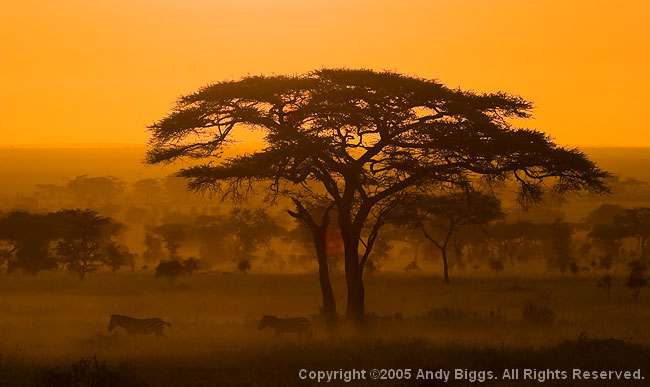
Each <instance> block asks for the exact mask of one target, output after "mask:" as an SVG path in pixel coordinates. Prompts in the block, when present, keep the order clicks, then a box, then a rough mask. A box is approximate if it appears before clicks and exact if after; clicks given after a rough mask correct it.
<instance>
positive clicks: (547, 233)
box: [540, 220, 575, 275]
mask: <svg viewBox="0 0 650 387" xmlns="http://www.w3.org/2000/svg"><path fill="white" fill-rule="evenodd" d="M540 228H541V232H540V236H541V241H542V247H543V250H544V253H545V255H546V265H547V267H548V268H549V269H556V270H559V271H560V273H561V274H562V275H564V273H566V272H567V270H569V269H570V266H571V263H572V262H574V261H575V260H574V258H573V251H572V246H573V242H572V237H573V232H574V231H573V229H572V228H571V225H570V224H569V223H567V222H564V221H561V220H556V221H555V222H553V223H547V224H544V225H542V226H541V227H540Z"/></svg>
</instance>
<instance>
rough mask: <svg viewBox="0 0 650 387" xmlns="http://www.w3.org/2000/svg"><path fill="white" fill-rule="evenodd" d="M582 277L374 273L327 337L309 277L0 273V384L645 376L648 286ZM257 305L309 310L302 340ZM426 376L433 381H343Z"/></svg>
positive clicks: (287, 312)
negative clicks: (353, 324) (121, 325)
mask: <svg viewBox="0 0 650 387" xmlns="http://www.w3.org/2000/svg"><path fill="white" fill-rule="evenodd" d="M595 283H596V280H595V278H591V277H589V278H587V277H578V278H575V279H574V278H573V277H571V276H565V277H537V278H523V277H522V278H516V277H510V278H508V277H499V278H497V277H495V276H489V275H487V276H486V277H485V278H470V277H465V278H458V277H457V278H452V284H451V286H447V285H445V284H444V282H443V281H442V280H441V279H440V278H439V277H438V276H429V275H405V274H388V273H386V274H383V273H378V274H374V275H372V276H369V277H368V278H367V280H366V295H367V296H366V298H367V306H366V309H367V311H368V312H369V314H370V317H369V319H368V320H369V321H368V326H367V328H366V329H365V332H364V334H363V335H359V334H354V333H353V331H352V330H351V329H350V328H349V327H345V325H344V326H343V327H342V328H341V329H340V332H339V335H337V337H329V336H328V335H327V333H326V331H325V329H324V327H323V326H322V325H321V324H320V322H319V321H318V319H317V318H315V316H316V315H317V313H318V305H319V303H320V293H319V287H318V282H317V278H316V275H315V274H309V275H307V274H305V275H247V276H244V275H240V274H230V275H223V274H221V273H204V274H195V275H194V276H193V277H192V278H187V277H184V278H182V279H180V280H179V281H178V282H177V283H176V285H175V288H174V289H171V288H170V287H169V286H168V284H167V283H166V282H165V281H162V280H155V279H154V278H152V274H151V272H143V271H140V272H134V273H130V272H119V273H118V274H117V275H116V276H115V277H113V276H111V275H110V274H109V273H100V274H97V275H94V276H92V277H91V278H89V279H88V280H86V281H83V282H80V281H78V280H75V279H74V278H73V277H71V276H69V275H66V274H64V273H60V272H57V273H47V274H39V275H36V276H22V275H11V276H7V275H1V276H0V385H2V386H40V385H47V386H64V385H65V386H71V385H73V386H105V385H120V386H121V385H125V386H129V385H134V386H228V385H233V386H234V385H251V386H288V385H312V384H315V382H314V381H309V380H301V379H300V378H299V377H298V371H299V370H300V369H302V368H305V369H309V370H320V369H322V370H338V369H344V370H345V369H351V368H356V369H367V370H370V369H372V368H412V369H418V368H424V369H438V368H445V369H454V368H468V369H472V370H495V371H496V372H497V373H499V374H500V372H501V370H503V369H504V368H537V369H546V368H550V369H569V370H570V369H571V368H573V367H581V368H584V369H589V370H592V369H593V370H610V369H637V368H641V369H642V372H644V373H645V374H646V375H647V376H648V377H650V349H648V346H649V345H650V342H649V340H650V308H648V306H649V303H650V294H644V293H643V292H642V294H641V296H640V298H639V299H638V300H637V301H636V302H635V301H633V300H632V297H631V295H630V292H629V291H628V289H626V288H624V287H623V283H624V279H623V278H616V279H615V282H614V287H613V289H612V296H611V300H610V301H608V300H607V296H606V293H605V292H604V291H602V290H599V289H597V287H596V286H595ZM334 286H335V292H336V296H337V298H338V300H337V301H338V309H339V311H340V312H341V311H343V310H344V307H345V301H344V297H343V296H344V294H345V287H344V281H343V278H342V277H340V276H337V277H335V278H334ZM526 305H527V306H526ZM524 309H526V313H525V314H524ZM111 314H125V315H131V316H135V317H153V316H157V317H161V318H163V319H164V320H166V321H169V322H171V325H172V326H171V328H166V334H167V335H168V339H159V340H157V339H156V338H155V337H136V338H130V337H128V336H127V335H126V334H125V332H123V331H118V332H117V333H115V332H113V333H109V332H107V326H108V320H109V316H110V315H111ZM263 314H274V315H277V316H298V315H306V316H310V317H313V318H314V322H313V324H314V337H313V338H312V339H298V338H296V337H291V336H289V337H283V338H276V337H275V336H274V334H273V332H272V331H270V330H267V331H261V332H260V331H258V330H257V324H258V321H259V318H260V317H261V316H262V315H263ZM80 359H81V360H80ZM95 360H96V361H95ZM436 383H439V384H442V383H440V382H422V381H416V380H411V381H374V382H373V381H366V382H357V383H356V384H357V385H368V384H370V385H372V384H379V385H437V384H436ZM552 383H555V384H552ZM628 383H629V384H630V385H645V381H632V382H628ZM353 384H354V383H353ZM447 384H451V385H470V384H471V383H469V382H467V381H455V382H450V383H447ZM484 384H487V385H512V386H516V385H538V384H539V383H538V382H535V381H530V380H529V381H519V382H508V383H506V382H499V381H493V382H486V383H484ZM546 384H547V385H548V384H550V385H567V386H568V385H575V384H577V383H576V382H574V381H572V380H570V379H569V380H565V381H553V382H546ZM597 384H598V383H597V382H588V383H585V385H597ZM623 384H624V382H611V381H610V382H605V383H603V385H613V386H614V385H623Z"/></svg>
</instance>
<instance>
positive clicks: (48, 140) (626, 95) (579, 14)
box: [0, 0, 650, 146]
mask: <svg viewBox="0 0 650 387" xmlns="http://www.w3.org/2000/svg"><path fill="white" fill-rule="evenodd" d="M648 26H650V2H649V1H644V0H639V1H598V0H590V1H571V0H564V1H552V0H544V1H520V0H518V1H510V0H508V1H483V0H475V1H462V0H454V1H451V0H444V1H443V0H441V1H437V0H429V1H399V2H398V1H381V0H372V1H353V0H347V1H338V0H318V1H317V0H311V1H310V0H302V1H289V0H280V1H270V0H269V1H263V0H256V1H255V0H231V1H216V0H213V1H209V0H110V1H108V0H106V1H89V0H83V1H81V0H58V1H51V0H3V1H2V11H0V41H1V43H2V46H1V48H2V51H1V53H0V85H1V86H0V144H5V145H6V144H61V143H94V142H101V143H140V144H142V143H144V142H145V141H146V139H147V134H146V132H145V129H144V127H145V126H146V125H147V124H149V123H151V122H152V121H154V120H156V119H158V118H160V117H162V116H163V115H164V114H165V113H166V112H167V110H168V109H169V108H170V107H171V106H172V103H173V102H174V100H175V99H176V98H177V97H178V96H179V95H180V94H184V93H188V92H191V91H193V90H194V89H196V88H197V87H199V86H202V85H204V84H206V83H208V82H211V81H218V80H223V79H233V78H235V79H236V78H239V77H241V76H243V75H246V74H259V73H265V74H272V73H275V74H284V73H290V74H291V73H303V72H306V71H309V70H311V69H314V68H319V67H365V68H373V69H379V70H381V69H390V70H395V71H398V72H402V73H405V74H411V75H419V76H422V77H427V78H437V79H439V80H440V81H442V82H443V83H445V84H447V85H449V86H452V87H456V86H460V87H462V88H466V89H474V90H477V91H496V90H504V91H508V92H512V93H516V94H520V95H522V96H523V97H525V98H527V99H531V100H533V101H534V102H535V106H536V109H535V117H536V119H535V120H534V121H531V122H530V124H529V126H532V127H535V128H538V129H541V130H544V131H546V132H548V133H550V134H551V135H553V136H554V137H555V138H556V139H557V141H558V142H559V143H561V144H571V145H589V146H594V145H596V146H598V145H616V146H650V114H649V113H650V98H649V97H648V90H650V75H649V72H650V49H649V48H650V27H648Z"/></svg>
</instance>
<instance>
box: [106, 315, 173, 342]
mask: <svg viewBox="0 0 650 387" xmlns="http://www.w3.org/2000/svg"><path fill="white" fill-rule="evenodd" d="M165 325H167V326H168V327H170V328H171V326H172V324H170V323H168V322H166V321H163V320H162V319H159V318H158V317H154V318H133V317H128V316H122V315H119V314H114V315H111V321H110V322H109V323H108V331H109V332H110V331H112V330H113V329H114V328H115V327H122V328H124V330H125V331H126V332H127V333H128V334H129V335H131V336H135V335H150V334H152V333H155V334H156V338H158V337H167V336H165V334H164V333H163V329H164V328H165Z"/></svg>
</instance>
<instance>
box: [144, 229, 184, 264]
mask: <svg viewBox="0 0 650 387" xmlns="http://www.w3.org/2000/svg"><path fill="white" fill-rule="evenodd" d="M152 231H153V232H154V233H155V234H157V235H159V236H160V237H161V238H162V240H163V241H164V242H165V247H166V248H167V252H168V256H167V260H168V261H175V260H178V259H180V255H179V254H178V250H179V249H180V247H181V242H182V241H183V240H185V239H186V238H187V237H188V235H189V230H188V225H187V224H184V223H181V222H173V223H165V224H162V225H160V226H158V227H155V228H154V229H153V230H152Z"/></svg>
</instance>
